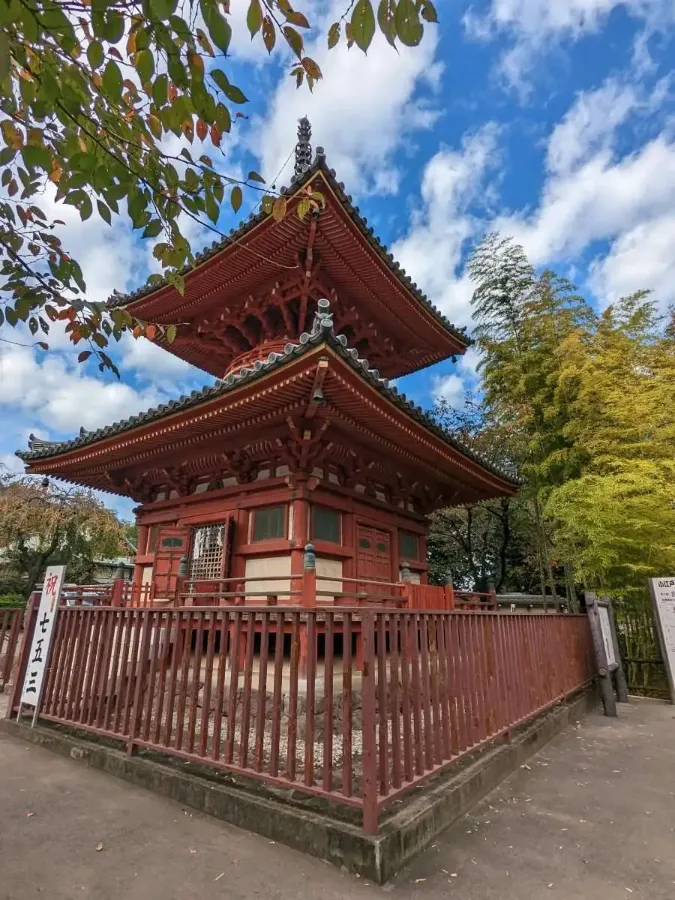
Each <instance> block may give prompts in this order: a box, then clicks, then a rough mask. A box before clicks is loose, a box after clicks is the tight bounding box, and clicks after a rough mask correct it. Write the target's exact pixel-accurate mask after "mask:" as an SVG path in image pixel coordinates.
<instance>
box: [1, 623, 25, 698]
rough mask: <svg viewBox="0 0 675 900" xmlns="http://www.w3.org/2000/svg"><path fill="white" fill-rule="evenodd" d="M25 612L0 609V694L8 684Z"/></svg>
mask: <svg viewBox="0 0 675 900" xmlns="http://www.w3.org/2000/svg"><path fill="white" fill-rule="evenodd" d="M24 612H25V610H23V609H9V608H7V609H0V693H2V692H3V691H4V689H5V686H6V685H7V684H9V682H10V679H11V677H12V673H13V671H14V664H15V661H17V655H18V650H19V645H20V643H21V625H22V624H23V617H24Z"/></svg>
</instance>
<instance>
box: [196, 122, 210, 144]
mask: <svg viewBox="0 0 675 900" xmlns="http://www.w3.org/2000/svg"><path fill="white" fill-rule="evenodd" d="M208 133H209V126H208V125H207V124H206V122H205V121H204V120H203V119H197V137H198V138H199V140H200V141H205V140H206V135H207V134H208Z"/></svg>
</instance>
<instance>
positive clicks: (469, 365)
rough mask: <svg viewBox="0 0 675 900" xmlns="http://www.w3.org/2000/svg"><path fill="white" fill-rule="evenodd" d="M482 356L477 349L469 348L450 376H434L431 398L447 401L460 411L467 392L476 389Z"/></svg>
mask: <svg viewBox="0 0 675 900" xmlns="http://www.w3.org/2000/svg"><path fill="white" fill-rule="evenodd" d="M479 365H480V355H479V353H478V350H476V348H475V347H469V349H468V350H467V351H466V353H465V354H464V356H462V357H460V358H459V360H458V361H457V363H456V365H455V366H454V371H453V372H451V373H450V374H449V375H434V376H432V379H431V391H430V393H431V396H432V397H433V398H434V399H436V400H446V401H447V402H448V403H449V404H450V406H453V407H454V408H455V409H458V408H459V407H460V406H462V404H463V403H464V401H465V399H466V395H467V392H468V391H470V390H471V389H472V388H474V387H476V385H477V383H478V381H479V377H478V366H479Z"/></svg>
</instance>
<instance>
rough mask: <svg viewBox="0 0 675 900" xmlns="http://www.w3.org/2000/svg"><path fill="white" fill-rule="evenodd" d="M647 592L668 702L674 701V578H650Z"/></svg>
mask: <svg viewBox="0 0 675 900" xmlns="http://www.w3.org/2000/svg"><path fill="white" fill-rule="evenodd" d="M649 593H650V594H651V598H652V606H653V609H654V618H655V619H656V630H657V632H658V635H659V643H660V644H661V653H662V655H663V662H664V663H665V667H666V675H667V676H668V687H669V688H670V702H671V703H675V578H650V579H649Z"/></svg>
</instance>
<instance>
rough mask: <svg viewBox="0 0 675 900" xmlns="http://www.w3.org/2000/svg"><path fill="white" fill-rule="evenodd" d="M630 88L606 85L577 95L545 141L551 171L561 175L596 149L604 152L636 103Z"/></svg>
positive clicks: (631, 86) (612, 84)
mask: <svg viewBox="0 0 675 900" xmlns="http://www.w3.org/2000/svg"><path fill="white" fill-rule="evenodd" d="M638 102H639V101H638V95H637V90H636V88H635V87H634V86H633V85H622V84H619V83H618V82H617V81H614V80H610V81H608V82H606V83H605V84H604V85H603V86H602V87H601V88H599V89H598V90H597V91H588V92H584V93H582V94H580V95H579V97H578V98H577V101H576V103H574V105H573V106H572V107H571V108H570V110H569V111H568V112H567V114H566V115H565V116H564V118H563V119H562V121H560V122H559V123H558V124H557V125H556V127H555V128H554V129H553V133H552V134H551V137H550V139H549V142H548V154H547V163H548V168H549V170H550V171H551V172H558V173H561V174H562V173H565V172H569V171H570V170H571V169H573V168H575V167H576V166H577V165H578V164H579V163H582V162H585V161H586V160H587V159H588V158H589V156H591V155H592V154H595V153H597V152H598V151H599V150H608V149H610V148H611V146H612V141H613V138H614V135H615V133H616V129H617V128H618V126H619V125H621V124H622V123H623V122H625V121H626V119H627V118H628V116H629V115H630V113H631V111H632V110H633V109H634V108H635V107H636V105H637V104H638Z"/></svg>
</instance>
